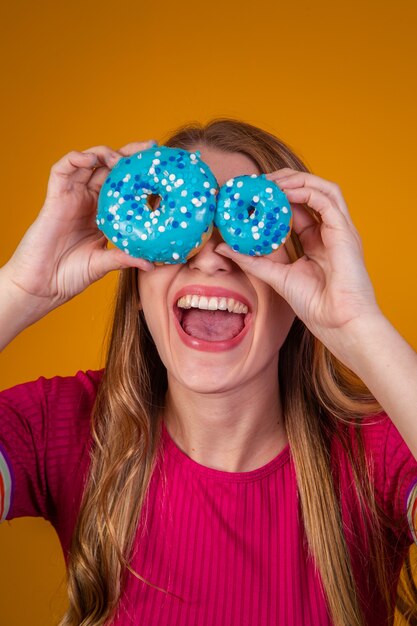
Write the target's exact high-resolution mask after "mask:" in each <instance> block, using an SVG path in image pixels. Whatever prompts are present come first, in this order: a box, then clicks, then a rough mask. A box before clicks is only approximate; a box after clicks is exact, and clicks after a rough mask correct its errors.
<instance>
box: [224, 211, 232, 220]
mask: <svg viewBox="0 0 417 626" xmlns="http://www.w3.org/2000/svg"><path fill="white" fill-rule="evenodd" d="M223 218H224V219H225V220H230V213H228V212H227V211H225V212H224V213H223Z"/></svg>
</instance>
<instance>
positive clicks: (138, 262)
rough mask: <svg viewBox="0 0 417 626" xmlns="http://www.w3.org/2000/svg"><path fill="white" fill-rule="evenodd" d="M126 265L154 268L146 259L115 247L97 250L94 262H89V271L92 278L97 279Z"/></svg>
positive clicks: (145, 269)
mask: <svg viewBox="0 0 417 626" xmlns="http://www.w3.org/2000/svg"><path fill="white" fill-rule="evenodd" d="M127 267H137V268H138V269H140V270H144V271H149V270H153V269H154V265H153V263H151V262H150V261H147V260H146V259H138V258H136V257H133V256H130V255H128V254H126V253H125V252H123V251H122V250H119V249H117V248H108V249H107V248H105V249H104V250H98V251H97V254H96V256H95V258H94V263H93V262H91V273H92V275H93V280H98V279H99V278H103V276H105V275H106V274H107V273H108V272H111V271H113V270H122V269H125V268H127Z"/></svg>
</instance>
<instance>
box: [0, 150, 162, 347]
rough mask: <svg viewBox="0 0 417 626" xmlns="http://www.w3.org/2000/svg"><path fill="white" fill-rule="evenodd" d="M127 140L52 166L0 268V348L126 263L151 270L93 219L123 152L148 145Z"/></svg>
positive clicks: (67, 157) (149, 265) (129, 152)
mask: <svg viewBox="0 0 417 626" xmlns="http://www.w3.org/2000/svg"><path fill="white" fill-rule="evenodd" d="M150 145H151V142H142V143H131V144H128V145H127V146H124V148H122V149H121V150H120V151H119V152H115V151H114V150H112V149H111V148H108V147H107V146H98V147H95V148H90V149H89V150H86V151H84V152H76V151H73V152H70V153H69V154H67V155H65V156H64V157H63V158H62V159H61V160H60V161H58V163H56V164H55V165H54V166H53V167H52V169H51V174H50V178H49V182H48V190H47V196H46V200H45V204H44V206H43V207H42V209H41V211H40V213H39V215H38V217H37V219H36V220H35V222H34V223H33V224H32V225H31V227H30V228H29V229H28V231H27V232H26V234H25V235H24V237H23V239H22V241H21V242H20V244H19V246H18V247H17V249H16V251H15V252H14V254H13V256H12V258H11V259H10V260H9V261H8V263H7V264H6V265H5V266H4V267H2V268H0V294H1V298H0V350H2V349H3V348H4V347H5V346H6V345H7V344H8V343H9V342H10V341H11V340H12V339H13V338H14V337H15V336H16V335H17V334H18V333H20V332H21V331H22V330H23V329H24V328H26V327H27V326H30V325H31V324H33V323H34V322H36V321H38V320H39V319H41V318H42V317H43V316H44V315H46V314H47V313H49V312H50V311H52V310H53V309H54V308H56V307H58V306H60V305H61V304H64V303H65V302H67V301H68V300H70V299H71V298H73V297H74V296H75V295H77V294H78V293H80V292H81V291H83V290H84V289H86V288H87V287H88V286H89V285H90V284H91V283H93V282H94V281H96V280H98V279H100V278H102V277H103V276H104V275H105V274H107V273H108V272H110V271H111V270H115V269H121V268H124V267H139V268H140V269H143V270H149V269H152V267H153V265H152V264H151V263H149V261H145V260H143V259H135V258H133V257H130V256H128V255H127V254H125V253H124V252H122V251H121V250H118V249H114V248H112V249H108V248H107V240H106V238H105V237H104V236H103V234H102V233H101V232H100V231H99V230H98V228H97V225H96V222H95V218H96V207H97V199H98V194H99V192H100V189H101V186H102V184H103V182H104V181H105V179H106V177H107V175H108V173H109V171H110V169H111V168H112V167H114V165H116V163H117V162H118V160H119V159H120V158H121V156H122V155H123V156H127V155H129V154H133V153H135V152H138V151H140V150H145V149H147V148H149V147H150Z"/></svg>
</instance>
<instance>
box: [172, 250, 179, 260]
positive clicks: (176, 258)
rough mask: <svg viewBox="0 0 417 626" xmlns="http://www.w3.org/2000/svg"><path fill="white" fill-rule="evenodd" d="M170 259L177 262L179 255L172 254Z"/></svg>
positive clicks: (176, 253)
mask: <svg viewBox="0 0 417 626" xmlns="http://www.w3.org/2000/svg"><path fill="white" fill-rule="evenodd" d="M172 258H173V259H175V261H177V260H178V259H179V258H180V255H179V254H178V252H173V253H172Z"/></svg>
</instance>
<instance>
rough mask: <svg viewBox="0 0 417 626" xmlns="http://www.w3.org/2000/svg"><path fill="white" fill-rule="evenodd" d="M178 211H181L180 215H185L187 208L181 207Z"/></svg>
mask: <svg viewBox="0 0 417 626" xmlns="http://www.w3.org/2000/svg"><path fill="white" fill-rule="evenodd" d="M180 211H181V213H187V211H188V209H187V207H186V206H182V207H181V208H180Z"/></svg>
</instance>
